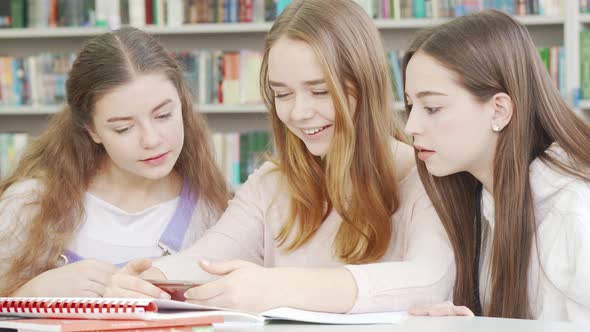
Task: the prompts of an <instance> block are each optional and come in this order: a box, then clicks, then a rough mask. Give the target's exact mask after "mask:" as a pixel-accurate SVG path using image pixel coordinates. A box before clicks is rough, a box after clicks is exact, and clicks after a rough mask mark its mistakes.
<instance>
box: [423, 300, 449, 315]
mask: <svg viewBox="0 0 590 332" xmlns="http://www.w3.org/2000/svg"><path fill="white" fill-rule="evenodd" d="M454 308H455V306H454V305H453V304H448V303H443V304H439V305H435V306H432V307H431V308H430V310H428V316H455V309H454Z"/></svg>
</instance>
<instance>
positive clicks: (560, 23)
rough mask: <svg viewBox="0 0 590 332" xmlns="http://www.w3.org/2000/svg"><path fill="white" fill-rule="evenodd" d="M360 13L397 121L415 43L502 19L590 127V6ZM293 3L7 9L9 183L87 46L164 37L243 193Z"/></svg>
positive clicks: (459, 4)
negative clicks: (275, 39)
mask: <svg viewBox="0 0 590 332" xmlns="http://www.w3.org/2000/svg"><path fill="white" fill-rule="evenodd" d="M326 1H330V0H326ZM356 1H357V2H358V3H359V4H361V5H362V6H363V8H365V10H366V11H367V12H368V14H369V15H370V16H372V17H373V18H374V21H375V24H376V25H377V27H378V28H379V30H380V32H381V35H382V38H383V41H384V45H385V48H386V50H387V58H388V59H389V63H390V68H391V73H392V75H391V76H392V80H393V83H394V91H393V93H394V95H395V98H396V100H397V101H398V102H397V103H396V104H395V107H393V109H392V110H391V111H392V112H399V111H401V110H402V109H403V107H402V104H401V103H400V102H399V101H400V100H401V98H400V97H401V95H402V92H401V82H400V81H401V75H400V58H401V56H402V54H403V52H404V50H405V49H406V48H407V47H408V46H409V43H410V41H411V39H412V37H413V35H414V33H415V32H416V31H418V30H419V29H421V28H424V27H428V26H432V25H438V24H441V23H443V22H445V21H447V20H449V19H450V18H452V17H456V16H461V15H466V14H469V13H472V12H476V11H479V10H482V9H484V8H495V9H499V10H502V11H505V12H507V13H510V14H512V15H514V16H515V17H516V18H517V19H518V20H520V21H521V22H522V23H524V24H525V25H526V26H527V28H528V30H529V31H530V33H531V35H532V37H533V39H534V40H535V43H536V45H537V46H538V49H539V54H540V56H541V58H542V59H543V61H544V63H545V65H546V67H547V70H548V71H549V73H550V74H551V77H552V78H553V79H554V81H555V84H556V85H557V86H558V87H559V90H560V91H561V93H562V94H563V96H564V98H565V99H566V100H567V101H568V102H569V103H570V104H571V105H572V106H573V107H574V108H575V109H576V111H577V112H578V113H579V115H580V116H581V117H583V118H585V119H590V0H588V1H586V0H563V1H561V0H356ZM289 2H290V0H0V178H3V177H5V176H6V175H8V174H9V173H10V172H11V171H12V170H13V169H14V167H15V165H16V163H17V161H18V158H19V155H20V153H21V152H22V149H23V148H24V147H25V146H26V144H27V142H28V141H30V139H31V138H32V137H34V136H36V135H38V134H40V133H41V132H42V131H43V130H44V129H45V128H46V126H47V123H48V119H49V118H50V117H51V116H52V114H54V113H56V112H59V111H60V110H61V109H62V107H63V106H62V105H63V102H64V98H65V96H64V94H65V80H66V77H67V73H68V71H69V68H70V66H71V64H72V62H73V60H74V58H75V56H76V52H77V51H78V50H79V49H80V47H81V45H82V43H83V42H84V40H86V39H88V38H91V37H93V36H96V35H98V34H101V33H104V32H106V31H109V29H116V28H118V27H120V26H122V25H132V26H136V27H139V28H142V29H144V30H146V31H148V32H149V33H151V34H153V35H155V36H156V37H157V38H158V39H159V40H160V41H161V42H162V44H163V45H164V46H165V47H166V48H167V49H168V50H170V51H171V52H173V54H174V56H175V57H176V58H177V59H178V61H179V62H180V63H181V64H182V65H183V67H184V74H185V77H186V79H187V80H188V82H189V83H190V88H191V91H192V94H193V96H194V100H195V111H197V112H203V113H205V115H206V118H207V121H208V122H209V125H210V127H211V129H212V131H213V133H214V134H213V137H212V141H213V144H214V147H215V153H216V157H217V160H218V162H219V163H220V166H221V167H222V168H223V169H224V171H225V174H226V176H227V178H228V181H230V182H231V183H232V185H235V186H237V185H239V184H240V183H242V182H244V181H245V179H246V177H247V175H248V174H249V173H250V172H252V171H253V169H254V168H255V167H256V166H257V164H258V163H259V162H260V160H261V159H262V156H263V155H264V154H265V152H267V151H269V149H271V148H270V144H271V138H270V132H269V131H270V123H269V121H268V117H267V115H266V109H265V107H264V105H262V103H261V100H260V95H259V91H258V71H259V68H260V63H261V51H262V47H263V42H264V37H265V34H266V33H267V32H268V30H269V29H270V27H271V25H272V21H273V20H274V19H275V18H276V16H277V15H279V14H280V12H281V11H282V10H283V9H284V8H285V6H287V5H288V4H289ZM587 12H588V14H587ZM587 25H588V28H589V29H588V30H587V29H586V26H587Z"/></svg>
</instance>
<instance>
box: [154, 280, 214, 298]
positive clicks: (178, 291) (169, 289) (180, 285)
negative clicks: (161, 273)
mask: <svg viewBox="0 0 590 332" xmlns="http://www.w3.org/2000/svg"><path fill="white" fill-rule="evenodd" d="M146 281H147V282H150V283H152V284H153V285H154V286H156V287H158V288H160V289H161V290H163V291H164V292H166V293H168V294H170V296H171V297H172V300H175V301H185V300H186V298H185V297H184V292H186V291H187V290H189V289H190V288H193V287H197V286H201V285H202V284H204V283H203V282H194V281H185V280H149V279H146Z"/></svg>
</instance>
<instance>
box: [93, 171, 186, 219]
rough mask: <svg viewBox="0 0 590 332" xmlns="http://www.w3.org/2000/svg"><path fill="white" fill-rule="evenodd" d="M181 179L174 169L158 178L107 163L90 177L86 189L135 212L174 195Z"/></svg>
mask: <svg viewBox="0 0 590 332" xmlns="http://www.w3.org/2000/svg"><path fill="white" fill-rule="evenodd" d="M182 181H183V179H182V177H181V176H180V175H179V174H177V173H176V172H175V171H172V172H171V173H170V174H168V175H167V176H165V177H163V178H160V179H148V178H144V177H141V176H137V175H135V174H129V173H128V172H125V171H123V170H121V169H119V168H118V167H116V166H114V165H112V163H108V164H107V165H105V167H102V168H101V169H100V170H99V172H98V173H97V175H96V176H95V177H94V178H93V179H92V181H91V183H90V185H89V187H88V192H90V193H91V194H93V195H95V196H97V197H98V198H100V199H102V200H104V201H107V202H109V203H110V204H112V205H114V206H116V207H118V208H121V209H122V210H124V211H127V212H137V211H142V210H144V209H146V208H149V207H150V206H154V205H157V204H159V203H163V202H166V201H169V200H172V199H174V198H175V197H177V196H178V195H179V194H180V190H181V189H182Z"/></svg>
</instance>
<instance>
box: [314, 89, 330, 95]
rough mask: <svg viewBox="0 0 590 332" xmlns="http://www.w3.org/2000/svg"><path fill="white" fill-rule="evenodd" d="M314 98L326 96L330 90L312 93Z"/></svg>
mask: <svg viewBox="0 0 590 332" xmlns="http://www.w3.org/2000/svg"><path fill="white" fill-rule="evenodd" d="M311 93H312V94H313V95H314V96H325V95H327V94H328V90H323V91H312V92H311Z"/></svg>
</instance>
